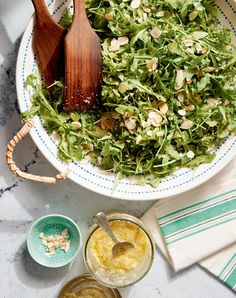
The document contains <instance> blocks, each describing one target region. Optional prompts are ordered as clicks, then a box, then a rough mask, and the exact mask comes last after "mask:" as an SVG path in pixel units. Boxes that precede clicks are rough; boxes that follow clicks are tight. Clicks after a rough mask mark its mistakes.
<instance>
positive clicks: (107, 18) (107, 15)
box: [104, 12, 113, 21]
mask: <svg viewBox="0 0 236 298" xmlns="http://www.w3.org/2000/svg"><path fill="white" fill-rule="evenodd" d="M104 17H105V19H106V20H108V21H112V20H113V15H112V13H111V12H109V13H106V14H105V15H104Z"/></svg>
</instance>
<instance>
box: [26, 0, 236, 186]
mask: <svg viewBox="0 0 236 298" xmlns="http://www.w3.org/2000/svg"><path fill="white" fill-rule="evenodd" d="M86 4H87V14H88V17H89V20H90V22H91V24H92V26H93V28H94V29H95V30H96V32H97V33H98V34H99V36H100V38H101V45H102V55H103V83H102V96H101V98H100V99H99V100H98V102H97V107H96V109H95V110H92V111H79V112H71V113H65V112H63V111H62V108H61V106H62V101H63V81H60V82H55V84H53V92H54V97H55V98H56V101H55V100H54V101H53V100H51V99H50V95H49V89H50V88H52V87H50V88H46V87H45V86H44V84H43V83H42V82H41V81H40V80H39V79H38V78H37V77H36V76H35V75H30V76H29V77H28V79H27V81H26V85H30V86H31V87H32V88H33V89H34V93H33V95H32V108H31V109H30V110H29V111H27V112H25V113H23V116H24V117H31V116H34V115H39V116H40V117H41V119H42V120H43V124H44V127H45V128H46V130H47V132H48V133H49V134H52V133H54V134H55V135H56V136H57V138H58V141H59V143H58V156H59V158H60V159H61V160H63V161H66V162H69V161H71V160H82V159H83V158H84V157H85V156H87V157H88V158H89V159H90V160H91V162H92V163H93V164H95V165H97V166H98V167H99V168H101V169H102V170H105V171H112V172H116V174H117V177H118V179H120V178H122V177H123V176H134V175H136V176H137V183H140V184H149V185H152V186H153V187H156V186H157V185H158V182H159V181H160V179H161V178H163V177H165V176H167V175H170V174H172V173H173V172H174V171H176V170H177V169H179V168H181V167H197V166H198V165H200V164H202V163H210V162H211V161H212V160H213V159H214V157H215V154H214V149H216V147H217V146H218V145H219V144H220V143H221V142H222V141H223V139H224V138H225V137H227V136H228V135H229V134H234V133H235V132H236V50H235V48H234V47H233V46H232V44H231V32H230V30H229V29H227V28H225V27H223V26H221V25H220V24H219V23H218V21H217V14H218V10H217V9H216V7H215V4H214V1H212V0H132V1H131V0H110V1H109V0H88V1H87V3H86ZM70 23H71V15H70V14H69V13H68V12H66V13H65V15H64V17H63V20H62V21H61V24H62V25H63V26H64V27H69V25H70Z"/></svg>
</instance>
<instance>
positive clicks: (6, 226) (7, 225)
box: [0, 220, 31, 234]
mask: <svg viewBox="0 0 236 298" xmlns="http://www.w3.org/2000/svg"><path fill="white" fill-rule="evenodd" d="M30 224H31V221H30V220H0V233H10V234H16V233H17V234H18V233H19V234H23V233H26V232H27V230H28V229H29V226H30Z"/></svg>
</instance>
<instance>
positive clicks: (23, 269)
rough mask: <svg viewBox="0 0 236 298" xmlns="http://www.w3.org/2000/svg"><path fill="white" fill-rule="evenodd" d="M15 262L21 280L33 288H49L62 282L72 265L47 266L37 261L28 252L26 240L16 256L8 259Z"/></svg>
mask: <svg viewBox="0 0 236 298" xmlns="http://www.w3.org/2000/svg"><path fill="white" fill-rule="evenodd" d="M8 261H9V262H11V263H13V264H14V269H15V272H16V274H17V277H18V278H19V280H20V281H21V282H22V283H23V284H25V285H26V286H28V287H31V288H38V289H40V288H49V287H52V286H54V285H56V284H58V283H60V282H61V281H62V280H63V279H64V278H65V276H66V275H67V273H68V271H69V268H70V265H66V266H64V267H60V268H47V267H43V266H41V265H39V264H38V263H36V262H35V261H34V260H33V259H32V258H31V256H30V255H29V253H28V250H27V247H26V242H24V243H22V245H21V246H20V247H19V249H18V251H17V252H16V254H15V257H14V258H13V259H12V260H8Z"/></svg>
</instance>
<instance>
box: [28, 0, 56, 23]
mask: <svg viewBox="0 0 236 298" xmlns="http://www.w3.org/2000/svg"><path fill="white" fill-rule="evenodd" d="M31 1H32V3H33V5H34V9H35V14H36V18H37V26H40V25H43V24H45V22H46V21H48V20H49V19H52V16H51V15H50V13H49V11H48V8H47V5H46V3H45V0H31ZM52 20H53V19H52Z"/></svg>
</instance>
